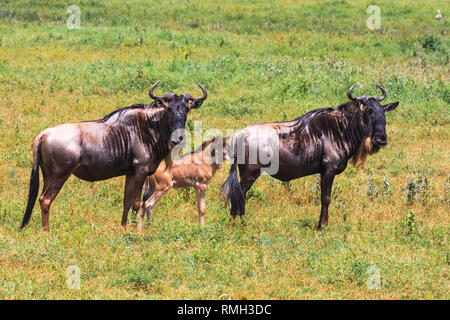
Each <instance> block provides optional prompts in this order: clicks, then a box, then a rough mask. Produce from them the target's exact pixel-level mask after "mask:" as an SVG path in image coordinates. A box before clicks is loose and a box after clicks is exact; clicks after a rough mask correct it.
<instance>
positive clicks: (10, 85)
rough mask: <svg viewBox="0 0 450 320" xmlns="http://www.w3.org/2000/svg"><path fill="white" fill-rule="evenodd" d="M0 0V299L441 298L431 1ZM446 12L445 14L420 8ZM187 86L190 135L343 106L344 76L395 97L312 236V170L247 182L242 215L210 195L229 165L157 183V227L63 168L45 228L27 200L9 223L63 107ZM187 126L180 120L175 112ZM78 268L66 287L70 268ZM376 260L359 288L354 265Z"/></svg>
mask: <svg viewBox="0 0 450 320" xmlns="http://www.w3.org/2000/svg"><path fill="white" fill-rule="evenodd" d="M371 4H373V3H372V2H371V1H362V2H361V1H345V0H343V1H323V2H320V3H318V2H316V1H312V0H311V1H310V0H308V1H301V3H299V1H275V0H273V1H269V0H268V1H246V2H245V3H243V2H242V1H237V0H231V1H226V2H222V1H221V2H217V3H211V2H209V1H193V0H192V1H189V0H186V1H182V0H172V1H151V2H149V1H134V2H133V3H131V2H130V3H123V2H122V1H79V2H78V4H77V5H78V6H79V7H80V8H81V29H80V30H69V29H67V28H66V24H65V23H66V19H67V16H68V15H67V13H66V10H67V5H66V3H65V2H64V1H59V0H58V1H57V0H54V1H42V4H41V1H1V8H0V125H1V130H0V179H1V180H0V275H1V276H0V298H3V299H25V298H31V299H45V298H55V299H79V298H82V299H108V298H118V299H123V298H133V299H134V298H139V299H166V298H194V299H195V298H202V299H205V298H211V299H217V298H232V299H245V298H246V299H265V298H268V299H330V298H337V299H352V298H355V299H449V294H448V288H449V263H450V257H449V254H450V252H449V245H448V242H447V237H448V235H449V222H450V220H449V215H448V212H449V211H450V210H449V209H450V208H449V207H450V200H449V199H450V167H449V163H450V162H449V160H450V159H449V158H450V157H449V156H450V154H449V148H448V143H449V133H450V130H449V128H450V126H449V122H450V117H449V115H450V107H449V105H450V85H449V76H448V74H449V54H450V50H449V43H450V41H449V37H448V30H449V24H448V18H447V17H446V14H445V12H446V11H445V9H446V6H445V5H446V2H445V1H438V0H432V1H396V2H395V3H393V2H391V1H377V3H376V4H377V5H378V6H379V7H380V8H381V29H380V30H375V31H370V30H368V28H367V27H366V20H367V18H368V16H369V15H368V14H366V8H367V6H368V5H371ZM437 9H441V12H442V13H443V15H444V19H442V20H441V21H436V20H435V19H434V18H433V17H434V15H435V14H436V10H437ZM156 80H161V85H160V87H161V88H158V90H157V92H158V93H162V92H165V91H168V90H174V91H175V92H178V93H181V92H186V91H188V92H191V93H193V94H194V95H198V94H200V92H199V89H198V88H196V87H195V83H196V82H200V83H202V84H204V85H205V86H206V88H207V89H208V93H209V97H208V100H207V101H206V102H205V103H204V105H203V106H202V107H201V108H200V109H197V110H195V111H193V112H192V113H191V114H190V115H189V118H190V121H199V120H201V121H202V123H203V130H206V129H208V128H218V129H220V130H223V131H225V129H227V128H233V129H237V128H242V127H244V126H246V125H249V124H252V123H255V122H269V121H280V120H289V119H293V118H295V117H298V116H300V115H302V114H303V113H305V112H307V111H308V110H312V109H315V108H319V107H326V106H332V105H337V104H339V103H342V102H345V101H346V99H347V98H346V94H345V93H346V91H347V89H348V87H349V86H350V85H351V84H353V83H354V82H356V81H358V82H360V83H361V85H362V86H363V88H358V89H357V90H356V91H358V92H357V94H358V93H361V94H379V93H378V92H377V91H376V89H375V88H374V84H375V83H381V84H383V86H384V87H385V88H386V90H387V92H388V97H387V98H386V101H388V102H394V101H400V105H399V107H398V108H397V109H396V110H395V111H393V112H390V113H389V114H388V115H387V122H388V123H387V133H388V140H389V145H388V146H387V148H385V149H383V150H382V151H380V152H379V153H378V154H376V155H374V156H372V157H370V158H369V159H368V161H367V163H366V165H365V167H364V168H363V169H361V170H356V169H355V168H353V167H350V166H349V167H348V168H347V170H346V171H345V172H344V173H343V174H341V175H340V176H338V177H337V179H336V180H335V181H336V182H335V184H334V188H333V199H332V202H331V205H330V225H329V227H327V228H325V229H324V230H323V231H320V232H319V231H316V230H315V225H316V223H317V220H318V218H319V212H320V203H319V197H320V191H319V189H318V188H317V177H316V176H311V177H306V178H303V179H299V180H295V181H292V182H291V183H290V184H282V183H280V182H278V181H275V180H273V179H270V178H268V177H262V178H261V179H259V180H258V182H257V183H256V184H255V186H254V188H253V189H252V191H251V194H250V198H249V203H248V215H247V216H246V217H245V222H246V225H245V226H243V225H241V224H240V223H239V221H238V223H237V224H236V225H234V226H233V225H232V223H231V221H230V218H229V216H228V211H227V210H226V209H225V208H223V207H222V205H221V204H220V202H219V199H218V197H219V189H220V186H221V184H222V182H223V181H224V180H225V178H226V176H227V171H228V167H227V166H225V167H224V168H223V169H222V170H221V171H219V172H218V173H217V175H216V176H215V177H214V179H213V181H212V183H211V186H210V188H209V189H208V192H207V202H206V205H207V214H206V225H205V227H203V228H201V227H199V226H198V224H197V216H196V208H195V196H194V194H193V192H190V191H180V192H175V191H171V192H169V194H168V195H167V196H166V197H165V198H164V199H163V200H162V201H161V202H160V203H159V204H158V206H157V207H156V208H155V210H154V212H153V220H152V230H151V231H148V230H146V231H145V232H142V233H137V231H136V218H133V217H131V216H130V217H129V227H128V229H127V231H126V232H123V231H122V230H121V229H120V226H119V222H120V218H121V211H122V197H123V195H122V193H123V188H124V178H123V177H120V178H115V179H111V180H108V181H105V182H97V183H88V182H85V181H80V180H78V179H76V178H74V177H72V178H70V179H69V181H68V182H67V183H66V185H65V186H64V188H63V189H62V191H61V193H60V195H59V196H58V197H57V199H56V200H55V202H54V203H53V205H52V210H51V216H50V228H51V232H50V233H49V234H47V233H44V232H43V231H41V227H40V210H39V206H38V205H37V206H36V208H35V210H34V213H33V216H32V219H31V221H30V225H29V226H28V227H27V228H26V229H25V230H24V231H23V232H20V233H19V232H18V231H17V229H18V226H19V223H20V221H21V218H22V216H23V212H24V209H25V205H26V201H27V194H28V184H29V174H30V171H31V165H32V150H31V144H32V141H33V138H34V136H35V135H36V134H38V133H39V132H40V131H41V130H43V129H45V128H46V127H48V126H51V125H53V124H56V123H60V122H75V121H81V120H90V119H98V118H101V117H102V116H104V115H105V114H107V113H109V112H111V111H112V110H114V109H116V108H119V107H122V106H126V105H130V104H133V103H138V102H144V103H148V102H149V98H148V95H147V91H148V89H149V87H150V85H151V84H152V83H154V82H155V81H156ZM189 126H190V127H192V122H190V125H189ZM74 264H75V265H77V266H78V267H79V268H80V270H81V289H80V290H70V289H68V288H67V285H66V280H67V276H66V269H67V267H68V266H70V265H74ZM371 265H376V266H377V267H378V268H379V269H380V274H381V289H379V290H370V289H368V287H367V285H366V282H367V279H368V274H367V273H366V271H367V268H368V267H369V266H371Z"/></svg>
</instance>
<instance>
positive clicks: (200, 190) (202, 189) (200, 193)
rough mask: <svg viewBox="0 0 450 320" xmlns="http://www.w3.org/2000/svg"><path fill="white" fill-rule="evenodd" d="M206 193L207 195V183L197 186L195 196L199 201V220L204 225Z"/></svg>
mask: <svg viewBox="0 0 450 320" xmlns="http://www.w3.org/2000/svg"><path fill="white" fill-rule="evenodd" d="M205 195H206V186H205V185H200V186H197V187H196V188H195V198H196V201H197V209H198V222H199V223H200V225H202V226H203V225H204V224H205Z"/></svg>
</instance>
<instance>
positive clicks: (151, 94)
mask: <svg viewBox="0 0 450 320" xmlns="http://www.w3.org/2000/svg"><path fill="white" fill-rule="evenodd" d="M158 84H159V81H158V82H156V83H155V84H154V85H152V87H151V88H150V90H149V91H148V95H149V96H150V98H152V99H153V100H157V99H159V98H160V97H158V96H155V95H153V89H155V87H156V86H157V85H158Z"/></svg>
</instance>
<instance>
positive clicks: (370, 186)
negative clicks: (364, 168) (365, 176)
mask: <svg viewBox="0 0 450 320" xmlns="http://www.w3.org/2000/svg"><path fill="white" fill-rule="evenodd" d="M366 193H367V196H368V197H369V199H371V200H373V199H374V198H375V197H376V196H377V194H378V191H377V190H376V187H375V183H374V182H373V174H371V175H370V177H369V182H368V183H367V188H366Z"/></svg>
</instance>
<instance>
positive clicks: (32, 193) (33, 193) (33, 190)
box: [20, 155, 39, 229]
mask: <svg viewBox="0 0 450 320" xmlns="http://www.w3.org/2000/svg"><path fill="white" fill-rule="evenodd" d="M38 191H39V155H37V162H36V161H35V163H34V165H33V169H32V170H31V178H30V189H29V191H28V203H27V208H26V209H25V214H24V216H23V219H22V224H21V225H20V229H23V228H24V227H25V226H26V225H27V224H28V222H29V221H30V218H31V213H32V212H33V207H34V203H35V202H36V198H37V195H38Z"/></svg>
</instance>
